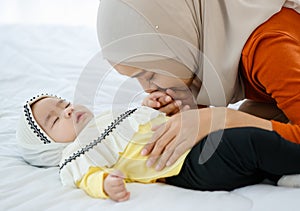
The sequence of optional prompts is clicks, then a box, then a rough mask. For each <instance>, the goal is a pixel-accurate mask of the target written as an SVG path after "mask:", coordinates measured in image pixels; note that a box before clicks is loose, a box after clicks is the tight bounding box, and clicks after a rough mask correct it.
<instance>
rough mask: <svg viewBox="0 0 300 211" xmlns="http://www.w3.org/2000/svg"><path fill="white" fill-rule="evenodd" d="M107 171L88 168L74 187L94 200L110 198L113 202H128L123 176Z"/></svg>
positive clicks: (117, 172) (128, 194) (98, 168)
mask: <svg viewBox="0 0 300 211" xmlns="http://www.w3.org/2000/svg"><path fill="white" fill-rule="evenodd" d="M107 170H108V169H106V170H105V171H104V170H103V169H102V168H100V167H90V168H89V170H88V172H87V173H86V174H85V175H84V176H83V177H82V179H81V180H80V181H78V182H77V183H76V186H77V187H79V188H81V189H82V190H84V191H85V192H86V193H87V194H88V195H89V196H91V197H94V198H103V199H107V198H111V199H112V200H114V201H126V200H128V199H129V196H130V193H129V192H127V190H126V187H125V182H124V179H123V174H122V173H121V172H120V171H113V170H112V169H109V170H108V171H110V173H109V172H107ZM122 184H123V185H122ZM122 193H124V195H122Z"/></svg>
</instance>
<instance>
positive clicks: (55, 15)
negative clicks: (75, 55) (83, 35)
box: [0, 0, 100, 27]
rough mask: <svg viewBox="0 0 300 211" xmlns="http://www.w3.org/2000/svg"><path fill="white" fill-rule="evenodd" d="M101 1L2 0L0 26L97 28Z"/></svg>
mask: <svg viewBox="0 0 300 211" xmlns="http://www.w3.org/2000/svg"><path fill="white" fill-rule="evenodd" d="M99 2H100V0H0V24H15V23H18V24H19V23H22V24H61V25H87V26H91V27H96V19H97V11H98V6H99Z"/></svg>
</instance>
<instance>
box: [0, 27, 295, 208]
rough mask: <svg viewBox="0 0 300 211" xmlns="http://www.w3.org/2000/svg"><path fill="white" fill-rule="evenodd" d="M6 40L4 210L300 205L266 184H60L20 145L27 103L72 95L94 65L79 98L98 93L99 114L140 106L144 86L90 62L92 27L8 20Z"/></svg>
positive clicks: (0, 184)
mask: <svg viewBox="0 0 300 211" xmlns="http://www.w3.org/2000/svg"><path fill="white" fill-rule="evenodd" d="M0 46H1V48H0V73H1V75H0V96H1V101H0V178H1V179H0V210H139V211H140V210H144V211H152V210H172V211H177V210H178V211H179V210H180V211H181V210H205V211H210V210H228V211H246V210H255V211H256V210H263V211H268V210H270V211H271V210H272V211H277V210H278V211H281V210H291V211H292V210H295V211H296V210H297V211H298V210H300V200H299V198H300V189H293V188H283V187H275V186H271V185H266V184H259V185H253V186H249V187H244V188H240V189H237V190H234V191H231V192H226V191H216V192H205V191H203V192H202V191H193V190H186V189H182V188H177V187H173V186H169V185H164V184H150V185H144V184H135V183H131V184H128V189H129V190H130V191H131V199H130V200H129V201H127V202H123V203H114V202H112V201H111V200H101V199H93V198H90V197H89V196H87V195H86V194H85V193H84V192H83V191H82V190H79V189H69V188H64V187H62V185H61V183H60V180H59V175H58V169H57V168H37V167H32V166H30V165H28V164H27V163H25V162H24V161H23V160H22V158H21V157H20V155H19V153H18V151H17V148H16V138H15V132H16V122H17V120H18V117H19V112H20V110H21V105H22V103H23V102H24V101H25V100H26V99H27V98H28V97H31V96H33V95H35V94H38V93H42V92H47V93H54V94H58V95H60V96H62V97H65V98H67V99H70V100H72V99H74V92H75V91H76V90H77V87H79V86H85V85H86V84H84V83H82V82H80V83H79V84H78V83H77V81H78V79H79V78H82V74H83V73H84V71H83V70H87V68H85V67H86V65H87V64H88V63H89V65H88V66H89V67H90V68H91V69H90V70H89V71H88V73H90V74H92V73H93V74H94V75H93V76H92V77H91V78H90V79H91V80H96V81H98V82H99V81H100V82H99V83H98V86H97V89H96V90H92V91H95V93H94V94H90V93H88V91H86V92H87V93H86V95H84V97H85V98H84V97H83V98H80V99H81V100H82V102H88V101H89V100H90V96H91V95H92V96H93V98H92V101H91V102H88V103H90V106H91V108H92V109H93V110H94V111H95V112H98V111H100V110H102V109H106V108H108V107H110V105H111V104H112V103H113V104H122V103H124V102H125V101H126V103H125V104H126V106H128V107H131V106H134V105H135V104H138V103H139V99H140V95H141V93H142V92H141V90H139V89H140V87H139V85H137V83H135V82H134V81H130V80H127V78H124V77H121V76H120V75H118V74H116V73H115V72H114V71H112V70H111V71H110V70H109V66H108V64H107V63H106V62H105V61H103V60H101V59H100V60H99V61H98V60H97V62H96V63H97V64H96V65H95V63H94V62H92V63H91V62H90V61H91V59H92V58H93V57H94V58H100V55H97V56H96V57H95V55H96V54H97V52H98V51H99V49H100V48H99V45H98V42H97V37H96V32H95V30H94V29H91V28H87V27H75V26H74V27H66V26H50V25H49V26H39V25H27V26H26V25H25V26H24V25H2V26H0ZM101 72H102V73H103V72H105V73H106V75H105V77H103V74H102V76H101ZM98 73H99V76H98V77H99V78H98V79H97V74H98ZM80 75H81V76H80ZM135 90H139V91H135ZM76 93H77V94H78V93H79V92H78V90H77V91H76ZM92 93H93V92H92ZM122 96H123V98H122ZM124 96H125V97H124ZM128 96H129V97H128ZM75 98H76V99H77V97H76V96H75ZM120 99H121V100H120ZM128 102H130V103H128Z"/></svg>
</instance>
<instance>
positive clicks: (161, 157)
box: [142, 109, 209, 170]
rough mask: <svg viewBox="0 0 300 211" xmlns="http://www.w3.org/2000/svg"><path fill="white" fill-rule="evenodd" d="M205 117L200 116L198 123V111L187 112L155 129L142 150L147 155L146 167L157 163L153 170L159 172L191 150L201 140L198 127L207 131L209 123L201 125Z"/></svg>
mask: <svg viewBox="0 0 300 211" xmlns="http://www.w3.org/2000/svg"><path fill="white" fill-rule="evenodd" d="M202 110H204V109H202ZM206 116H207V115H203V116H201V121H200V112H199V110H189V111H185V112H181V113H178V114H176V115H174V116H172V117H171V118H170V120H168V122H166V123H165V124H163V125H160V126H159V127H157V128H155V129H154V130H155V134H154V135H153V137H152V139H151V140H150V141H149V143H148V144H147V145H146V146H145V147H144V149H143V150H142V155H149V158H148V161H147V166H148V167H150V166H152V165H153V164H154V163H156V162H157V164H156V167H155V169H156V170H161V169H163V168H164V167H165V166H170V165H172V164H173V163H174V162H175V161H176V160H177V159H178V158H179V157H180V156H181V155H182V154H184V153H185V152H186V151H187V150H189V149H191V148H192V147H193V146H194V145H195V144H196V143H198V141H200V139H201V138H202V137H201V133H200V126H201V129H204V130H205V129H206V130H209V122H208V123H207V124H203V125H202V122H205V121H206V119H207V117H206ZM207 128H208V129H207Z"/></svg>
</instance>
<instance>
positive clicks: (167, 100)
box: [142, 91, 182, 115]
mask: <svg viewBox="0 0 300 211" xmlns="http://www.w3.org/2000/svg"><path fill="white" fill-rule="evenodd" d="M142 105H144V106H148V107H151V108H154V109H158V110H159V111H161V112H164V113H166V114H167V115H173V114H176V113H177V112H179V111H180V108H181V105H182V102H181V101H180V100H173V99H172V97H170V96H169V95H168V94H166V93H165V92H161V91H156V92H152V93H150V94H149V95H148V96H147V97H146V98H145V99H144V100H143V103H142Z"/></svg>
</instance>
